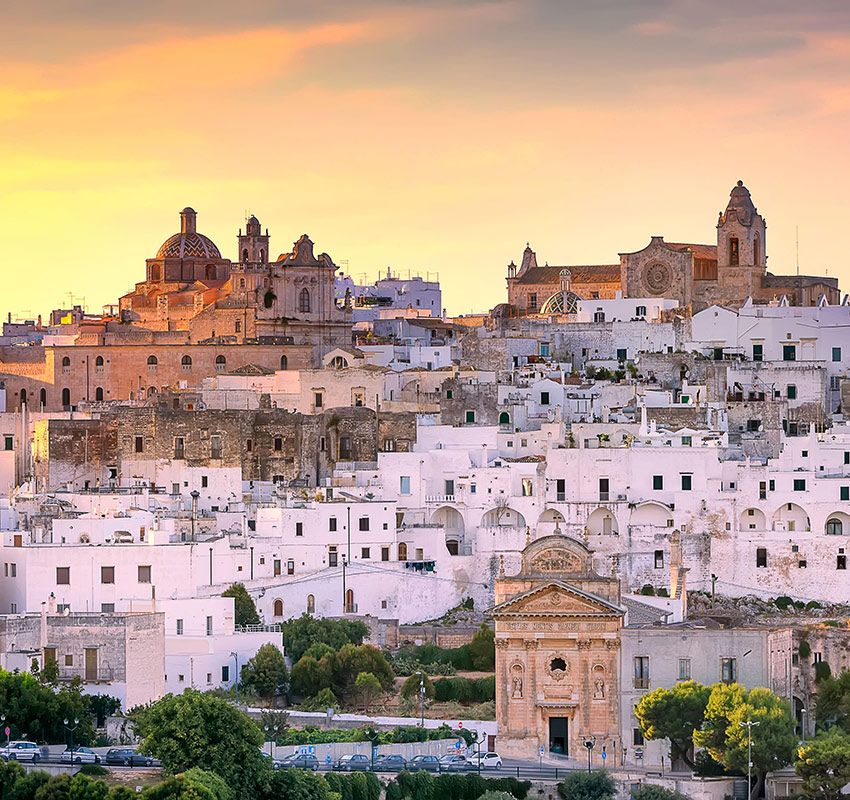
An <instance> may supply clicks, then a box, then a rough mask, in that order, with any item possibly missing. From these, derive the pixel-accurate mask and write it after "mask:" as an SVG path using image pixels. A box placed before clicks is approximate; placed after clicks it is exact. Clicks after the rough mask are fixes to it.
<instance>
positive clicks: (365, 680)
mask: <svg viewBox="0 0 850 800" xmlns="http://www.w3.org/2000/svg"><path fill="white" fill-rule="evenodd" d="M354 686H355V687H356V689H357V692H358V694H359V695H360V697H361V699H362V700H363V713H364V714H368V713H369V707H370V706H371V705H372V703H373V702H374V701H375V699H376V698H377V697H378V695H379V694H380V693H381V682H380V681H379V680H378V679H377V678H376V677H375V676H374V675H373V674H372V673H371V672H361V673H359V674H358V676H357V678H356V679H355V681H354Z"/></svg>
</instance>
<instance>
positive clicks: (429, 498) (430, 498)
mask: <svg viewBox="0 0 850 800" xmlns="http://www.w3.org/2000/svg"><path fill="white" fill-rule="evenodd" d="M425 502H426V503H428V504H431V505H442V504H444V503H455V502H457V500H456V495H453V494H429V495H426V496H425Z"/></svg>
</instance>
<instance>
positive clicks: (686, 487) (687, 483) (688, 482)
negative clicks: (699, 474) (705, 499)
mask: <svg viewBox="0 0 850 800" xmlns="http://www.w3.org/2000/svg"><path fill="white" fill-rule="evenodd" d="M693 483H694V476H693V475H682V491H683V492H689V491H691V489H692V488H693Z"/></svg>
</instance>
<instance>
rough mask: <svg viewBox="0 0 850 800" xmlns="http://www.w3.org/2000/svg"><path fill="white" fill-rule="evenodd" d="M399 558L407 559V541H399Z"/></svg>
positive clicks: (401, 559) (400, 559)
mask: <svg viewBox="0 0 850 800" xmlns="http://www.w3.org/2000/svg"><path fill="white" fill-rule="evenodd" d="M398 560H399V561H407V543H406V542H399V543H398Z"/></svg>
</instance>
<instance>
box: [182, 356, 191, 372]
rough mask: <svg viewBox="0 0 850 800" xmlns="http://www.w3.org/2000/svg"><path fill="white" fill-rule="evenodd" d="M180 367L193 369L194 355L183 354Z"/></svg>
mask: <svg viewBox="0 0 850 800" xmlns="http://www.w3.org/2000/svg"><path fill="white" fill-rule="evenodd" d="M180 367H181V368H182V369H185V370H189V369H192V356H183V358H181V359H180Z"/></svg>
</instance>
